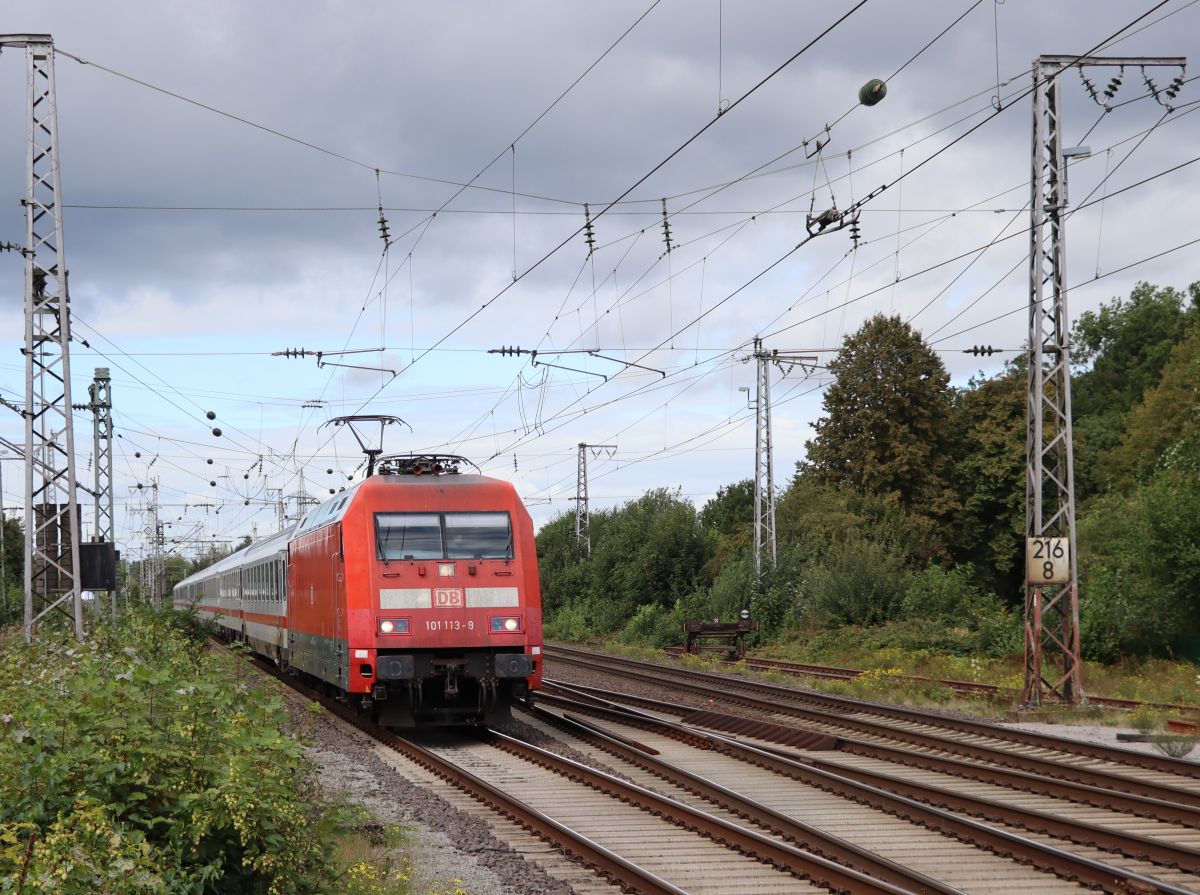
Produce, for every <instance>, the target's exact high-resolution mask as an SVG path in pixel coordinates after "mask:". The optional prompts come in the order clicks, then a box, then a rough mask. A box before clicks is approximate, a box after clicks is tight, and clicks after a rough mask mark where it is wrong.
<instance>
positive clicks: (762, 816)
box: [529, 706, 962, 895]
mask: <svg viewBox="0 0 1200 895" xmlns="http://www.w3.org/2000/svg"><path fill="white" fill-rule="evenodd" d="M529 712H530V714H531V715H533V716H534V717H536V718H541V719H542V720H544V721H547V722H548V723H550V724H553V725H555V726H556V727H559V728H560V729H566V730H568V731H569V732H571V733H572V734H574V735H575V736H577V737H579V738H580V739H583V740H587V741H588V742H591V743H593V744H594V745H596V746H598V747H599V748H601V749H603V750H604V751H606V752H608V753H609V754H611V755H615V756H617V757H618V758H621V759H622V760H624V761H626V762H629V763H630V764H634V765H637V766H638V767H640V768H642V769H643V770H645V771H649V772H650V773H651V774H654V775H655V776H656V777H659V778H661V779H663V780H665V781H667V782H668V783H671V784H673V785H675V786H679V787H681V788H683V789H686V790H688V791H689V792H691V793H692V794H693V795H697V796H700V797H701V798H703V799H706V800H707V801H709V802H712V803H713V804H715V805H718V806H720V807H722V808H725V809H726V810H729V811H732V812H734V813H735V814H737V815H738V816H740V817H742V818H744V819H746V820H749V821H753V822H754V823H756V824H758V825H759V826H761V827H764V828H766V829H768V830H770V831H771V832H772V833H774V834H775V835H776V836H782V837H783V838H785V839H788V840H790V841H792V842H795V843H796V844H797V845H799V846H800V847H801V848H804V849H807V850H809V851H812V852H814V853H815V854H817V855H820V856H821V857H824V858H828V859H829V860H832V861H836V862H837V863H838V864H843V865H846V866H849V867H853V868H854V869H855V870H858V871H860V872H862V873H866V874H868V875H870V876H873V877H875V878H876V879H881V880H884V881H886V882H890V883H892V884H894V885H897V886H900V887H901V888H907V889H911V890H912V891H914V892H921V893H932V892H940V893H944V895H962V890H961V889H957V888H955V887H954V886H950V885H947V884H946V883H943V882H941V881H939V880H936V879H934V878H932V877H930V876H927V875H925V874H924V873H921V872H920V871H917V870H914V869H912V868H911V867H906V866H905V865H903V864H900V863H897V862H895V861H892V860H889V859H887V858H884V857H881V856H880V855H877V854H875V853H874V852H871V851H868V850H867V849H865V848H861V847H859V846H857V845H854V844H853V843H851V842H847V841H846V840H845V839H842V838H840V837H838V836H835V835H833V834H832V833H827V832H825V831H824V830H822V829H820V828H818V827H814V826H812V825H811V824H807V823H804V822H803V821H801V820H797V819H796V818H794V817H791V816H789V815H787V814H784V813H782V812H779V811H776V810H775V809H773V808H771V807H769V806H767V805H764V804H762V803H761V802H757V801H755V800H753V799H749V798H747V797H746V796H743V795H742V794H741V793H738V792H735V791H734V790H731V789H728V788H727V787H724V786H722V785H721V784H719V783H716V782H714V781H712V780H708V779H706V778H705V777H702V776H700V775H699V774H694V773H692V772H691V771H688V770H686V769H684V768H681V767H679V766H678V765H675V764H672V763H670V762H668V761H666V760H665V759H662V758H656V757H654V756H652V755H650V754H649V752H648V751H647V747H646V746H645V745H644V744H641V743H632V742H630V741H628V740H625V739H624V738H622V737H621V736H620V735H619V734H614V733H613V732H612V731H606V730H602V729H600V728H599V727H596V726H593V725H591V724H588V723H587V722H585V721H582V720H580V719H578V718H572V717H570V716H569V715H556V714H554V713H553V712H549V711H546V710H545V709H542V708H539V707H537V706H534V707H532V708H530V709H529Z"/></svg>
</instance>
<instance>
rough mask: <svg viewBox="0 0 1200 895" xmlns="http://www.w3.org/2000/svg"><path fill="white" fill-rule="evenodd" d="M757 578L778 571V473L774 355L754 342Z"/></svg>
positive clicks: (755, 541) (755, 558) (760, 342)
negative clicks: (767, 570) (768, 569)
mask: <svg viewBox="0 0 1200 895" xmlns="http://www.w3.org/2000/svg"><path fill="white" fill-rule="evenodd" d="M754 361H755V373H756V375H755V387H754V575H755V577H756V578H758V577H761V575H762V571H763V567H764V566H768V565H769V566H770V567H771V568H774V567H775V559H776V550H775V470H774V466H775V463H774V458H773V456H772V448H771V367H770V355H769V354H767V353H764V352H763V350H762V339H760V338H758V337H757V336H756V337H755V339H754Z"/></svg>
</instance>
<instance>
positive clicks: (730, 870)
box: [255, 662, 959, 895]
mask: <svg viewBox="0 0 1200 895" xmlns="http://www.w3.org/2000/svg"><path fill="white" fill-rule="evenodd" d="M255 664H256V665H257V666H258V667H259V668H260V669H261V670H262V671H264V672H266V673H268V674H271V675H272V676H274V677H276V678H277V679H279V680H280V681H282V682H283V683H285V684H286V685H287V686H289V687H291V688H292V689H294V690H296V691H297V692H298V693H300V694H301V695H302V696H304V697H305V698H306V699H310V700H314V701H317V702H319V703H320V704H321V705H322V706H324V707H325V708H326V709H327V710H328V711H329V712H331V713H332V714H333V715H335V716H336V717H337V718H338V719H339V720H340V721H342V722H344V723H346V724H348V725H352V726H353V727H354V728H356V729H357V730H359V731H361V732H362V733H364V734H366V735H367V736H369V737H370V738H371V739H373V740H375V741H376V742H377V743H378V744H379V746H380V747H382V748H385V749H387V750H390V751H392V752H394V753H396V754H398V755H400V756H403V757H404V758H405V759H406V760H407V761H409V762H413V763H415V764H416V765H417V766H419V767H420V768H422V769H424V770H425V771H427V772H428V773H429V774H431V775H433V776H435V777H436V778H438V779H440V780H442V781H445V782H446V783H447V784H449V785H450V786H453V787H454V788H455V789H457V790H458V791H460V792H462V793H465V794H467V795H468V796H469V797H470V798H471V799H473V800H475V801H476V802H478V803H480V804H482V805H484V806H486V807H487V808H488V809H489V810H490V811H492V812H495V813H496V814H497V815H499V817H500V818H501V819H502V820H503V821H506V822H512V823H515V824H516V825H517V826H519V827H520V828H521V829H522V830H524V831H527V832H528V833H529V834H531V835H533V836H536V837H537V838H538V839H540V840H542V841H544V842H547V843H550V844H551V845H552V846H553V847H554V848H555V849H556V850H559V851H561V852H562V853H563V854H565V855H566V856H568V857H569V858H571V859H572V860H574V861H576V862H578V863H581V864H583V865H584V866H586V867H588V868H589V869H591V870H592V871H594V872H595V873H597V874H599V875H600V876H602V877H604V878H606V879H608V880H610V881H611V882H612V883H614V884H615V885H617V886H619V887H620V888H621V889H623V890H624V891H630V892H639V893H647V895H658V893H670V895H683V893H693V895H703V893H711V895H736V893H745V895H758V893H823V892H849V893H863V895H917V893H935V892H938V893H947V895H952V893H956V892H958V891H959V890H957V889H955V888H953V887H950V886H946V885H944V884H942V883H939V882H938V881H936V880H933V879H927V878H925V877H924V876H923V875H921V874H919V873H915V872H913V871H911V870H910V869H908V868H906V867H904V866H903V865H899V864H893V863H892V862H889V861H886V860H882V859H879V858H877V857H875V856H873V855H871V854H869V853H867V852H863V853H861V854H857V855H856V856H855V861H854V862H853V863H854V864H855V865H858V866H863V867H865V868H867V871H869V872H864V871H863V870H859V869H856V866H852V865H851V864H849V863H848V864H842V863H839V862H838V861H836V860H831V859H830V858H828V857H825V856H823V855H822V854H818V853H817V852H814V851H811V850H809V849H807V848H805V847H802V846H800V845H797V844H795V843H793V842H791V841H787V840H786V839H783V838H779V837H776V836H773V835H771V834H770V833H769V832H763V831H760V830H756V829H753V828H750V827H747V826H745V825H743V824H742V823H740V822H739V820H738V817H737V814H736V812H734V813H730V812H724V813H722V812H720V811H717V812H709V811H705V810H702V809H699V808H696V807H694V806H692V805H690V804H687V803H686V802H683V801H676V800H674V799H671V798H670V797H669V796H664V795H663V794H661V793H658V792H655V791H653V790H651V789H648V788H644V787H640V786H638V785H637V784H636V783H631V782H629V781H627V780H623V779H621V778H620V777H617V776H614V775H612V774H609V773H606V772H604V771H603V770H597V769H596V768H594V767H591V766H589V765H586V764H581V763H579V762H575V761H572V760H571V759H569V758H564V757H563V756H561V755H558V754H556V753H554V752H552V751H548V750H545V749H541V748H539V747H537V746H534V745H532V744H529V743H526V742H522V741H520V740H517V739H514V738H512V737H508V736H505V735H504V734H500V733H498V732H495V731H488V730H479V731H477V732H476V733H475V734H474V735H472V736H466V735H453V734H446V733H439V734H435V735H434V736H433V737H432V738H430V741H428V742H425V743H419V742H416V741H415V740H414V739H410V738H405V737H400V736H398V735H396V734H394V733H391V732H389V731H387V730H384V729H382V728H380V727H378V726H376V725H374V724H372V723H371V722H369V721H367V720H366V719H365V718H363V717H361V716H359V715H358V714H356V713H355V712H353V711H351V710H350V709H349V708H347V707H346V706H345V705H342V704H341V703H339V702H337V701H335V700H333V699H330V698H327V697H325V696H323V695H322V694H320V693H318V692H317V691H315V690H312V689H310V688H308V687H306V686H304V685H303V684H301V683H299V682H298V681H296V680H294V679H292V678H290V677H288V676H287V675H282V674H280V673H278V672H277V671H276V670H275V669H274V668H272V667H270V666H268V665H266V664H263V663H260V662H256V663H255ZM516 793H519V796H518V795H516ZM872 874H878V875H872ZM891 880H895V882H892V881H891Z"/></svg>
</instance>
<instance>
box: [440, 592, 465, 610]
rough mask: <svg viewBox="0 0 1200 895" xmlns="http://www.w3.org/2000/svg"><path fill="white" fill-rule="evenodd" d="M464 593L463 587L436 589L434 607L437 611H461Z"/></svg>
mask: <svg viewBox="0 0 1200 895" xmlns="http://www.w3.org/2000/svg"><path fill="white" fill-rule="evenodd" d="M462 606H463V592H462V588H461V587H435V588H434V589H433V607H434V608H435V609H453V608H456V607H457V608H459V609H461V608H462Z"/></svg>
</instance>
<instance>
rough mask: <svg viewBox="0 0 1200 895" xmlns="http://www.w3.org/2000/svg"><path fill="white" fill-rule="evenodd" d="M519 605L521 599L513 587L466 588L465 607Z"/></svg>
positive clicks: (479, 607) (481, 607)
mask: <svg viewBox="0 0 1200 895" xmlns="http://www.w3.org/2000/svg"><path fill="white" fill-rule="evenodd" d="M520 605H521V600H520V597H519V595H518V593H517V589H516V588H515V587H468V588H467V607H468V608H470V609H483V608H494V607H500V606H520Z"/></svg>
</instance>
